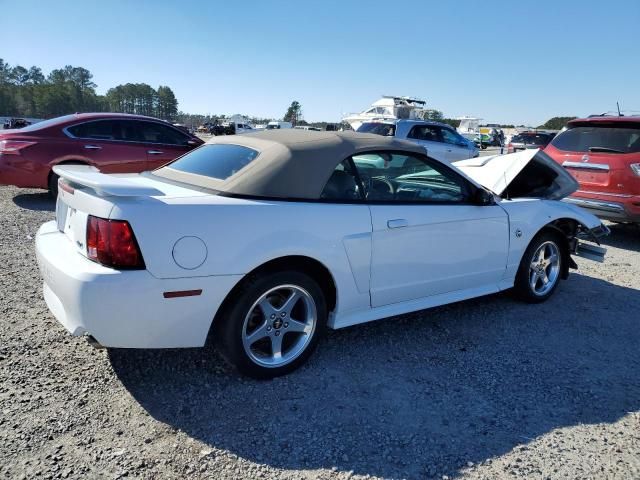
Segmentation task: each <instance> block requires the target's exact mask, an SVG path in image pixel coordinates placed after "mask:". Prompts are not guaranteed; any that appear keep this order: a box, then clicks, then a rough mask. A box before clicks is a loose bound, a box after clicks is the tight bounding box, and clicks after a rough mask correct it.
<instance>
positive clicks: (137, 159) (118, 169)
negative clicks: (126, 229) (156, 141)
mask: <svg viewBox="0 0 640 480" xmlns="http://www.w3.org/2000/svg"><path fill="white" fill-rule="evenodd" d="M129 127H131V122H129V121H126V120H120V119H102V120H92V121H88V122H82V123H78V124H76V125H71V126H69V127H67V128H66V129H65V132H66V134H67V135H68V136H70V137H71V138H73V139H74V140H75V142H76V148H77V150H78V155H79V157H80V159H81V160H84V161H85V162H87V163H89V164H91V165H93V166H95V167H97V168H98V169H99V170H100V171H101V172H104V173H137V172H142V171H144V170H145V168H146V164H147V151H146V148H145V146H144V145H142V144H140V143H136V142H133V141H132V140H133V139H134V135H135V133H133V132H131V131H130V128H129Z"/></svg>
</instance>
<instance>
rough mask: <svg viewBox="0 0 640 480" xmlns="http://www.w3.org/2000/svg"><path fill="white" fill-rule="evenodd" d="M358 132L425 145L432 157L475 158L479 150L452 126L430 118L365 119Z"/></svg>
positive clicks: (453, 159) (451, 160)
mask: <svg viewBox="0 0 640 480" xmlns="http://www.w3.org/2000/svg"><path fill="white" fill-rule="evenodd" d="M358 132H363V133H374V134H378V135H382V136H385V137H396V138H401V139H403V140H409V141H410V142H414V143H417V144H419V145H422V146H424V148H425V149H426V150H427V154H428V155H429V156H430V157H431V158H435V159H436V160H440V161H441V162H449V163H451V162H455V161H457V160H466V159H469V158H475V157H477V156H478V155H479V154H480V153H479V150H478V148H477V147H476V146H475V144H474V143H473V142H471V141H469V140H467V139H466V138H464V137H463V136H462V135H460V134H459V133H458V132H456V131H455V130H454V129H453V128H452V127H450V126H449V125H446V124H444V123H439V122H431V121H428V120H383V121H372V122H365V123H363V124H362V125H360V127H359V128H358Z"/></svg>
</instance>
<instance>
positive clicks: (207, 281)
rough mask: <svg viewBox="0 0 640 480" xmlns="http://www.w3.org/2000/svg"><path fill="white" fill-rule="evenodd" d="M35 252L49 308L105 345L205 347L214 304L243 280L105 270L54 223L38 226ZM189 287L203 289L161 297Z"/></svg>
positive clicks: (72, 327)
mask: <svg viewBox="0 0 640 480" xmlns="http://www.w3.org/2000/svg"><path fill="white" fill-rule="evenodd" d="M36 254H37V259H38V265H39V267H40V272H41V274H42V277H43V279H44V285H43V291H44V298H45V301H46V303H47V306H48V307H49V310H51V312H52V313H53V315H54V316H55V317H56V319H57V320H58V321H59V322H60V323H61V324H62V325H63V326H64V327H65V328H66V329H67V330H68V331H69V332H70V333H71V334H72V335H85V334H88V335H92V336H93V337H94V338H95V339H96V341H97V342H99V343H100V344H101V345H104V346H105V347H118V348H177V347H201V346H203V345H204V343H205V340H206V338H207V334H208V331H209V327H210V325H211V322H212V320H213V317H214V316H215V313H216V311H217V309H218V307H219V306H220V304H221V303H222V301H223V300H224V298H225V297H226V296H227V294H228V292H229V291H231V289H232V288H233V286H234V285H235V284H236V283H237V282H238V281H239V280H240V279H241V278H242V276H241V275H225V276H213V277H196V278H178V279H158V278H156V277H154V276H153V275H151V274H150V273H149V272H148V271H146V270H129V271H119V270H113V269H110V268H106V267H103V266H102V265H99V264H97V263H94V262H92V261H90V260H88V259H87V258H85V257H83V256H82V255H80V254H79V253H78V252H77V251H76V250H75V249H74V248H73V245H72V244H71V241H70V240H69V239H68V238H67V237H66V236H65V235H64V234H62V233H61V232H59V231H58V229H57V226H56V223H55V222H48V223H45V224H44V225H42V227H40V230H39V231H38V233H37V236H36ZM188 290H202V293H201V294H200V295H195V296H186V297H176V298H165V297H164V295H163V294H164V293H165V292H175V291H188Z"/></svg>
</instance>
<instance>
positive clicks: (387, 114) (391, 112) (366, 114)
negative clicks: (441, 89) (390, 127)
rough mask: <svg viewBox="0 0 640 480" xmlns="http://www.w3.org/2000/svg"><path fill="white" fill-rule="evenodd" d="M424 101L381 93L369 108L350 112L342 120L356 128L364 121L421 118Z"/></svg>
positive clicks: (423, 110)
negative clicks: (379, 97)
mask: <svg viewBox="0 0 640 480" xmlns="http://www.w3.org/2000/svg"><path fill="white" fill-rule="evenodd" d="M425 104H426V102H425V101H424V100H420V99H417V98H412V97H396V96H393V95H383V96H382V98H381V99H379V100H377V101H375V102H373V103H372V104H371V106H370V107H369V108H367V109H366V110H364V111H362V112H360V113H351V114H349V115H347V116H345V117H343V119H342V121H344V122H347V123H348V124H349V125H351V128H353V129H354V130H358V127H360V125H362V124H363V123H364V122H370V121H373V120H398V119H401V118H402V119H405V118H408V119H422V118H423V116H424V112H425V108H424V106H425Z"/></svg>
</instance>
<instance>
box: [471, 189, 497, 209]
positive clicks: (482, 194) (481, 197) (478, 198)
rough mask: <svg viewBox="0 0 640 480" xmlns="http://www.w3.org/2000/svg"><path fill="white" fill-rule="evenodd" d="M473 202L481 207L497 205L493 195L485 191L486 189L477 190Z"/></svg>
mask: <svg viewBox="0 0 640 480" xmlns="http://www.w3.org/2000/svg"><path fill="white" fill-rule="evenodd" d="M473 200H474V202H473V203H475V204H476V205H479V206H486V205H493V204H494V203H495V199H494V198H493V193H491V192H489V191H488V190H485V189H484V188H479V189H477V190H476V193H475V195H474V198H473Z"/></svg>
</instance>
